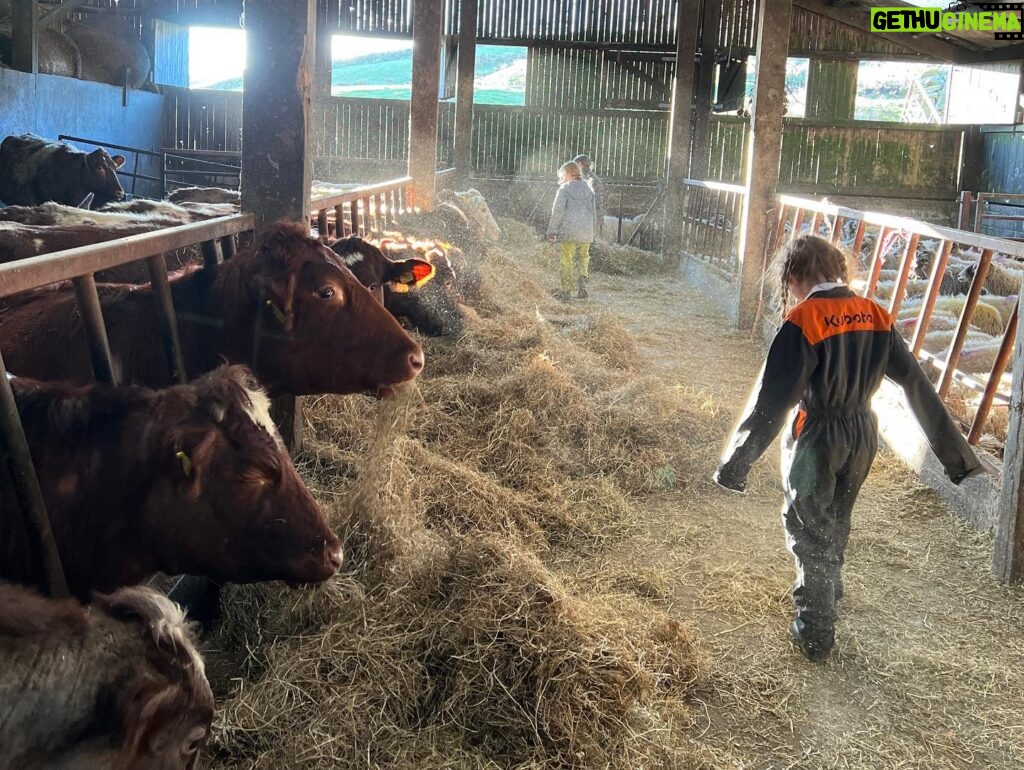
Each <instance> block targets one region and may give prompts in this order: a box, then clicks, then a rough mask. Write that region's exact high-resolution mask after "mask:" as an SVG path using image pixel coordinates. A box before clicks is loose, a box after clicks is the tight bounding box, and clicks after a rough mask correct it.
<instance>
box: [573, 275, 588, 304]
mask: <svg viewBox="0 0 1024 770" xmlns="http://www.w3.org/2000/svg"><path fill="white" fill-rule="evenodd" d="M587 280H588V279H587V276H585V275H581V276H580V278H579V287H580V289H579V291H578V292H577V293H576V298H577V299H586V298H587V296H588V294H587Z"/></svg>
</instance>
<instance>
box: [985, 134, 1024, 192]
mask: <svg viewBox="0 0 1024 770" xmlns="http://www.w3.org/2000/svg"><path fill="white" fill-rule="evenodd" d="M982 136H983V141H984V163H983V167H984V169H985V171H984V174H983V176H982V187H983V189H985V190H988V191H990V192H1002V193H1024V133H1021V130H1020V128H1017V129H1016V130H1015V129H1014V127H1013V126H1005V127H1003V126H998V127H993V128H988V127H985V128H983V129H982Z"/></svg>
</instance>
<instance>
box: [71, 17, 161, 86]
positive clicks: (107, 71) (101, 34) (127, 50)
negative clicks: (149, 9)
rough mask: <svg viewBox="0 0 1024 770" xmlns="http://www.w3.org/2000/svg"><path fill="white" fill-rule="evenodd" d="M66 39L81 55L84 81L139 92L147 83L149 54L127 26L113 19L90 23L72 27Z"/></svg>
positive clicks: (92, 20)
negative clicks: (122, 87)
mask: <svg viewBox="0 0 1024 770" xmlns="http://www.w3.org/2000/svg"><path fill="white" fill-rule="evenodd" d="M68 35H69V36H70V37H71V39H72V40H73V41H74V42H75V45H77V46H78V50H79V52H80V53H81V56H82V74H81V77H82V79H83V80H95V81H97V82H100V83H109V84H111V85H115V86H123V85H125V84H127V85H128V87H129V88H141V87H142V86H143V84H145V82H146V81H147V80H148V79H149V70H150V68H151V66H152V62H151V61H150V58H149V52H148V51H146V47H145V46H144V45H143V44H142V40H141V39H140V38H139V35H138V33H137V32H136V31H135V30H134V29H133V28H132V27H131V26H130V25H128V24H125V23H123V22H121V21H119V20H117V19H114V18H97V19H90V20H89V21H88V22H84V23H82V24H76V25H74V26H72V27H71V28H70V29H69V30H68Z"/></svg>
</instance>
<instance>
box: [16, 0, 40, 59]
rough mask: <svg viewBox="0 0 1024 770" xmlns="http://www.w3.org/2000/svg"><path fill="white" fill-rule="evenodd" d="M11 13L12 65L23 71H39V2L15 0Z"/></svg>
mask: <svg viewBox="0 0 1024 770" xmlns="http://www.w3.org/2000/svg"><path fill="white" fill-rule="evenodd" d="M11 13H12V18H11V37H12V40H11V66H12V67H14V69H16V70H21V71H22V72H30V73H36V72H39V3H38V2H37V1H36V0H14V5H13V6H12V8H11Z"/></svg>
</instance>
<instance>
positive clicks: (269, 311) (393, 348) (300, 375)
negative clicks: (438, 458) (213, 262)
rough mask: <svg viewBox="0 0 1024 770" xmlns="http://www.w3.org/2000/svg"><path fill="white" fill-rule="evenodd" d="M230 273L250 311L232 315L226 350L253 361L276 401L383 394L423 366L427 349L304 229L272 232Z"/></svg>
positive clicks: (225, 289) (284, 227)
mask: <svg viewBox="0 0 1024 770" xmlns="http://www.w3.org/2000/svg"><path fill="white" fill-rule="evenodd" d="M232 263H235V264H234V265H232ZM225 267H226V268H227V272H228V273H231V272H232V271H234V272H235V274H236V275H237V280H236V281H235V284H236V286H237V287H239V290H240V291H242V292H244V300H242V299H241V298H239V299H236V300H235V302H241V301H244V302H245V304H247V305H248V306H249V308H250V310H251V313H243V312H242V309H241V308H240V307H238V306H237V305H236V307H235V308H227V309H226V310H225V312H226V313H228V314H229V317H230V318H231V323H230V324H229V326H231V327H232V328H226V329H225V330H224V335H225V337H224V345H223V347H222V349H223V350H224V351H225V352H230V355H229V358H232V360H235V361H253V362H254V369H255V371H256V374H257V376H258V377H259V380H260V382H262V383H263V384H264V385H265V386H266V387H267V388H268V390H269V391H270V393H271V395H278V394H281V393H292V394H295V395H304V394H311V393H357V392H362V391H375V390H377V389H379V388H381V387H390V386H392V385H397V384H399V383H402V382H406V381H407V380H411V379H413V378H414V377H416V376H417V375H418V374H419V372H420V370H421V369H422V368H423V351H422V350H421V349H420V346H419V345H417V344H416V342H415V341H414V340H413V339H412V338H411V337H410V336H409V335H408V334H407V333H406V332H405V330H403V329H402V327H401V325H400V324H399V323H398V322H397V321H396V320H395V319H394V318H393V317H392V316H391V314H390V313H388V312H387V311H386V310H385V309H384V308H383V307H382V306H381V305H380V303H378V302H375V301H374V299H373V297H372V296H371V295H370V294H369V293H368V292H367V291H366V289H365V288H363V286H361V285H360V284H359V282H358V281H357V280H356V279H355V277H354V276H353V275H352V273H351V272H350V271H349V270H348V268H346V267H345V266H344V265H343V264H342V263H341V260H340V259H339V257H338V256H337V254H335V253H334V252H333V251H331V250H330V249H328V248H327V247H326V246H324V245H323V244H321V243H320V242H319V241H317V240H316V239H314V238H311V237H309V235H308V234H307V232H306V229H305V228H304V226H303V225H299V224H279V225H275V226H273V227H271V228H269V229H268V230H267V231H266V232H265V235H264V240H263V244H262V245H261V246H260V248H259V250H258V251H257V252H256V253H255V254H254V255H251V256H249V257H243V256H242V255H238V256H236V257H234V258H233V259H231V260H229V261H228V262H227V263H225ZM218 280H220V279H218ZM231 282H232V279H231V278H230V277H229V276H228V275H225V276H224V280H221V281H220V285H221V289H222V291H221V293H220V296H219V301H220V302H221V303H222V304H223V305H229V304H231V301H232V298H231V297H230V296H229V295H230V293H231V289H230V284H231ZM253 314H254V315H255V317H253ZM254 326H255V329H256V334H255V335H254V334H253V328H254ZM243 356H244V357H243Z"/></svg>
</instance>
